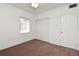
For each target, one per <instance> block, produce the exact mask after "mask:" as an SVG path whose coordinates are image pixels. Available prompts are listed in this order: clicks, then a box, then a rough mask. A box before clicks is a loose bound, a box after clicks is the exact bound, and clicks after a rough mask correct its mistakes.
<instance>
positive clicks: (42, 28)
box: [36, 19, 49, 41]
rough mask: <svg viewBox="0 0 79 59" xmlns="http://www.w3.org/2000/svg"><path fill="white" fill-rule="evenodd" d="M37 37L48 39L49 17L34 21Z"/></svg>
mask: <svg viewBox="0 0 79 59" xmlns="http://www.w3.org/2000/svg"><path fill="white" fill-rule="evenodd" d="M36 29H37V30H36V31H37V38H38V39H40V40H44V41H49V19H40V20H37V21H36Z"/></svg>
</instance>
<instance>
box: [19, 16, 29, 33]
mask: <svg viewBox="0 0 79 59" xmlns="http://www.w3.org/2000/svg"><path fill="white" fill-rule="evenodd" d="M29 32H30V19H29V18H25V17H20V33H29Z"/></svg>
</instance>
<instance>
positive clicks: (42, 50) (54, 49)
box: [0, 39, 79, 56]
mask: <svg viewBox="0 0 79 59" xmlns="http://www.w3.org/2000/svg"><path fill="white" fill-rule="evenodd" d="M0 55H1V56H78V55H79V51H77V50H74V49H70V48H66V47H62V46H57V45H54V44H50V43H47V42H44V41H41V40H37V39H34V40H31V41H28V42H25V43H23V44H20V45H17V46H14V47H11V48H8V49H4V50H2V51H0Z"/></svg>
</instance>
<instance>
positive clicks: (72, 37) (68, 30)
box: [60, 15, 77, 48]
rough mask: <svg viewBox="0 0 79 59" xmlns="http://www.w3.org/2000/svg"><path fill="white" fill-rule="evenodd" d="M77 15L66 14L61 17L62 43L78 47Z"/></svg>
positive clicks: (66, 45)
mask: <svg viewBox="0 0 79 59" xmlns="http://www.w3.org/2000/svg"><path fill="white" fill-rule="evenodd" d="M76 31H77V17H76V16H75V15H64V16H62V17H61V32H60V34H61V45H63V46H65V47H69V48H76V41H77V36H76V34H77V32H76Z"/></svg>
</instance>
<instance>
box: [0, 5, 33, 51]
mask: <svg viewBox="0 0 79 59" xmlns="http://www.w3.org/2000/svg"><path fill="white" fill-rule="evenodd" d="M20 16H22V17H26V18H30V21H31V32H30V33H27V34H20V33H19V30H20V29H19V27H20V26H19V25H20V24H19V17H20ZM33 18H34V15H33V14H30V13H28V12H26V11H22V10H20V9H18V8H16V7H12V6H10V5H8V4H0V50H1V49H5V48H8V47H11V46H14V45H17V44H20V43H23V42H26V41H28V40H31V39H32V38H34V21H33Z"/></svg>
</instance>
